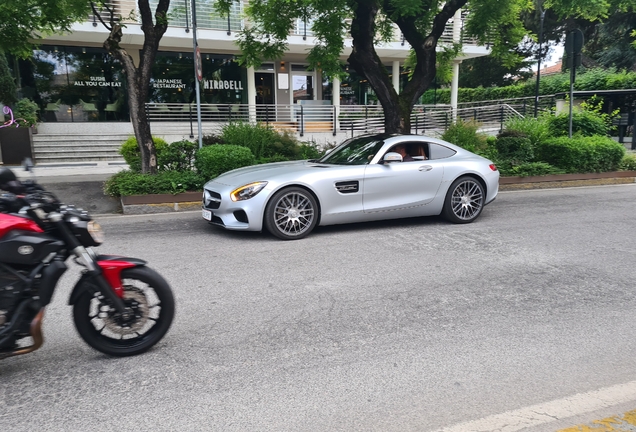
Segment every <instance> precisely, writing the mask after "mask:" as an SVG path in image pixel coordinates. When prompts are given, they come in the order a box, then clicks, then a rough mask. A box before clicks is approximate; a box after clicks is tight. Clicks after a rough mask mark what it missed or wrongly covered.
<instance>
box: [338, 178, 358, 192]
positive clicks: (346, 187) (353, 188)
mask: <svg viewBox="0 0 636 432" xmlns="http://www.w3.org/2000/svg"><path fill="white" fill-rule="evenodd" d="M336 190H337V191H338V192H340V193H343V194H349V193H356V192H358V190H360V183H359V182H358V181H357V180H355V181H343V182H338V183H336Z"/></svg>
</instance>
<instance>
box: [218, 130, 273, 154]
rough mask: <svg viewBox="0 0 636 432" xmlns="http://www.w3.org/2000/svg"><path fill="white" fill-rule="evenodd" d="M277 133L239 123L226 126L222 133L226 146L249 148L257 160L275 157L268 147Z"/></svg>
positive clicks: (222, 139)
mask: <svg viewBox="0 0 636 432" xmlns="http://www.w3.org/2000/svg"><path fill="white" fill-rule="evenodd" d="M275 135H276V132H274V131H273V130H272V129H269V128H266V127H264V126H261V125H258V124H257V125H252V124H249V123H243V122H237V123H230V124H228V125H225V126H224V127H223V129H222V133H221V141H223V143H224V144H228V145H236V146H242V147H247V148H248V149H250V150H251V152H252V154H253V155H254V157H255V158H256V159H260V158H261V157H267V156H273V155H274V154H275V153H272V152H269V151H266V148H267V146H268V145H269V144H270V143H272V142H273V141H274V139H275Z"/></svg>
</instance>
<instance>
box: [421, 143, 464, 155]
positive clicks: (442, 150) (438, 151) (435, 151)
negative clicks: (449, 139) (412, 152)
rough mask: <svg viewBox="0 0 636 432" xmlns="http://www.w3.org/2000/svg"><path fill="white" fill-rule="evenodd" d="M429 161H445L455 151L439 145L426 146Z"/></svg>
mask: <svg viewBox="0 0 636 432" xmlns="http://www.w3.org/2000/svg"><path fill="white" fill-rule="evenodd" d="M428 152H429V153H430V154H429V159H446V158H449V157H451V156H453V155H454V154H455V153H457V152H456V151H455V150H453V149H451V148H448V147H445V146H443V145H440V144H433V143H429V144H428Z"/></svg>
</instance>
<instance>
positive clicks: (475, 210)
mask: <svg viewBox="0 0 636 432" xmlns="http://www.w3.org/2000/svg"><path fill="white" fill-rule="evenodd" d="M484 199H485V192H484V187H483V186H482V184H481V183H480V182H479V180H477V179H475V178H473V177H460V178H458V179H457V180H455V181H454V182H453V184H452V185H451V187H450V188H449V189H448V192H447V193H446V200H445V201H444V210H443V211H442V214H443V215H444V217H445V218H446V219H448V220H449V221H451V222H453V223H458V224H462V223H470V222H472V221H474V220H475V219H477V217H478V216H479V215H480V214H481V211H482V210H483V208H484Z"/></svg>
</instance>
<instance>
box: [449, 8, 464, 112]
mask: <svg viewBox="0 0 636 432" xmlns="http://www.w3.org/2000/svg"><path fill="white" fill-rule="evenodd" d="M461 35H462V11H461V9H458V10H457V12H455V15H453V42H454V43H459V42H461ZM461 62H462V61H461V60H457V59H455V60H453V80H452V81H451V110H452V112H453V123H455V121H457V94H458V93H459V64H460V63H461Z"/></svg>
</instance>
